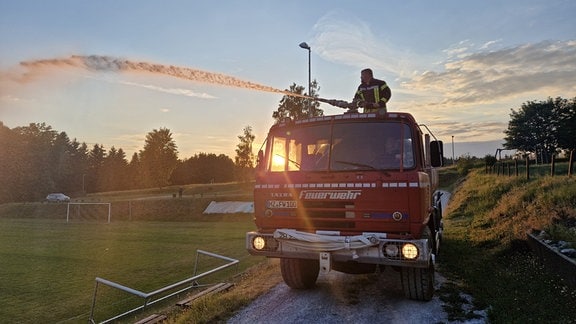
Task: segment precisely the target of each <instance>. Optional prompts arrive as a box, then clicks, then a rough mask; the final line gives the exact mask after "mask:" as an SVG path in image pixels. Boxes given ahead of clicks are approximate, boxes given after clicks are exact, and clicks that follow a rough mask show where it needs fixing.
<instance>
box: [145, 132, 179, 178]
mask: <svg viewBox="0 0 576 324" xmlns="http://www.w3.org/2000/svg"><path fill="white" fill-rule="evenodd" d="M140 156H141V163H142V171H143V172H144V176H145V178H146V180H147V181H148V184H149V185H152V186H155V187H159V188H162V187H163V186H166V185H168V184H169V179H170V175H171V174H172V171H174V168H176V165H177V163H178V149H177V146H176V143H175V142H174V140H173V139H172V133H171V132H170V130H169V129H167V128H160V129H159V130H156V129H154V130H152V132H150V133H148V135H146V140H145V144H144V150H143V151H141V152H140Z"/></svg>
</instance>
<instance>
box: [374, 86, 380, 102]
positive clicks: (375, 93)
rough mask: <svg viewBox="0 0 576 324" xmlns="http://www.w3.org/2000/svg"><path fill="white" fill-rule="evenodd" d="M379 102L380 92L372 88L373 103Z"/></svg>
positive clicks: (376, 88)
mask: <svg viewBox="0 0 576 324" xmlns="http://www.w3.org/2000/svg"><path fill="white" fill-rule="evenodd" d="M378 101H380V90H379V89H378V87H374V102H378Z"/></svg>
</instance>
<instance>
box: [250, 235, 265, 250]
mask: <svg viewBox="0 0 576 324" xmlns="http://www.w3.org/2000/svg"><path fill="white" fill-rule="evenodd" d="M252 246H254V249H256V250H262V249H264V247H265V246H266V240H264V238H263V237H262V236H256V237H254V239H253V240H252Z"/></svg>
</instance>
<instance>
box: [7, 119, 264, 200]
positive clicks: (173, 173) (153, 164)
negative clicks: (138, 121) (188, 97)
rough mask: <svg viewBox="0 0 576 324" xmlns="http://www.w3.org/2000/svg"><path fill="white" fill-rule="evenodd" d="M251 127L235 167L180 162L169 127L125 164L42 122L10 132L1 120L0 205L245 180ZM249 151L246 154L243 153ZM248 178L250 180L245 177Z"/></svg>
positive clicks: (223, 159) (226, 160)
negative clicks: (49, 196)
mask: <svg viewBox="0 0 576 324" xmlns="http://www.w3.org/2000/svg"><path fill="white" fill-rule="evenodd" d="M251 132H252V128H251V127H250V126H247V127H246V128H244V135H243V136H239V138H240V139H241V142H240V144H238V145H239V148H240V147H241V148H242V149H241V150H240V151H239V150H237V154H238V156H237V157H236V160H237V161H242V165H241V166H237V165H236V164H235V163H234V161H233V160H232V159H231V158H230V157H228V156H227V155H224V154H220V155H216V154H210V153H199V154H196V155H194V156H191V157H190V158H187V159H184V160H180V159H178V150H177V146H176V143H175V141H174V139H173V138H172V134H171V132H170V130H169V129H167V128H160V129H154V130H153V131H151V132H149V133H148V134H147V135H146V138H145V143H144V148H143V149H142V150H141V151H139V152H137V153H134V154H133V155H132V156H131V158H130V160H129V161H128V159H127V156H126V153H125V152H124V150H123V149H121V148H118V149H117V148H115V147H114V146H112V147H111V148H110V149H109V150H105V149H104V146H103V145H101V144H94V145H93V146H92V147H88V145H87V144H86V143H80V142H79V141H78V140H77V139H72V140H70V139H69V137H68V135H67V134H66V133H65V132H58V131H56V130H54V129H53V128H52V127H51V126H49V125H46V123H31V124H29V125H28V126H21V127H15V128H12V129H10V128H8V127H6V126H5V125H4V124H3V123H2V122H0V183H1V184H2V186H0V188H1V189H0V203H6V202H22V201H38V200H42V199H44V198H45V197H46V195H47V194H48V193H51V192H63V193H66V194H68V195H72V196H81V195H83V194H86V193H93V192H102V191H117V190H131V189H142V188H154V187H160V188H161V187H164V186H168V185H185V184H192V183H210V182H228V181H234V180H236V179H241V180H244V181H246V180H249V175H250V174H251V172H250V169H251V168H253V155H251V151H249V150H251V147H252V141H253V140H254V136H253V135H252V134H251ZM245 147H248V149H249V150H247V149H245ZM247 175H248V176H247Z"/></svg>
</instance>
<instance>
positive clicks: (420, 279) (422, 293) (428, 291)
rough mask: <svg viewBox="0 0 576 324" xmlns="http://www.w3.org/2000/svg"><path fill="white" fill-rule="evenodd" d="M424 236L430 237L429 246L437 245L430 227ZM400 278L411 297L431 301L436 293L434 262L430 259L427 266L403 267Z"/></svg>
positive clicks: (425, 230) (408, 295)
mask: <svg viewBox="0 0 576 324" xmlns="http://www.w3.org/2000/svg"><path fill="white" fill-rule="evenodd" d="M422 238H427V239H428V244H429V248H434V246H435V245H436V244H435V242H434V240H435V238H433V237H432V235H431V230H430V228H429V227H426V228H424V232H423V233H422ZM400 278H401V279H402V289H403V290H404V295H406V297H408V298H410V299H414V300H422V301H429V300H431V299H432V296H433V295H434V263H433V262H432V260H430V265H429V266H428V267H427V268H409V267H403V268H402V271H401V275H400Z"/></svg>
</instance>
